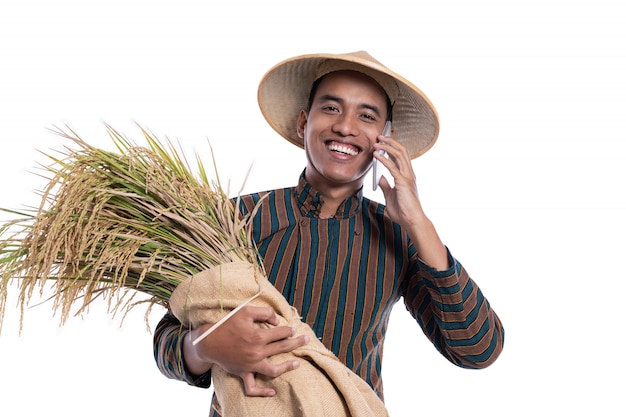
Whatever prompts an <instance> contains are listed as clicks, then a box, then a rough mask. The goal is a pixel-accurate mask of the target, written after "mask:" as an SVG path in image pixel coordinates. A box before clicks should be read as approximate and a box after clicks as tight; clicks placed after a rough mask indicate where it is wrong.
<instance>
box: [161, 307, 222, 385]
mask: <svg viewBox="0 0 626 417" xmlns="http://www.w3.org/2000/svg"><path fill="white" fill-rule="evenodd" d="M188 333H189V330H188V329H187V328H185V327H183V325H182V324H181V323H180V321H178V319H177V318H176V317H174V315H172V314H171V313H170V312H169V311H168V312H167V313H166V314H165V316H163V318H162V319H161V321H159V323H158V324H157V326H156V329H155V331H154V338H153V349H154V360H155V361H156V364H157V367H158V368H159V370H160V371H161V373H162V374H163V375H165V376H166V377H168V378H171V379H176V380H179V381H184V382H186V383H188V384H189V385H193V386H196V387H199V388H209V387H210V386H211V371H209V372H207V373H205V374H203V375H200V376H199V377H193V376H192V375H191V374H190V373H189V372H188V371H187V368H186V367H185V363H184V359H183V349H182V347H183V346H182V342H183V340H184V337H185V336H186V335H187V334H188Z"/></svg>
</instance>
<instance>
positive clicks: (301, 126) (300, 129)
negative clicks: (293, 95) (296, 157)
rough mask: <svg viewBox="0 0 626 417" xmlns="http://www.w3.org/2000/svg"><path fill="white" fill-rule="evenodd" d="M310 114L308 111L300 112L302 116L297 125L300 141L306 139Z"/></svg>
mask: <svg viewBox="0 0 626 417" xmlns="http://www.w3.org/2000/svg"><path fill="white" fill-rule="evenodd" d="M308 117H309V114H308V113H307V111H306V110H304V109H302V110H300V114H299V115H298V123H297V125H296V132H297V133H298V137H299V138H300V139H304V129H305V127H306V122H307V120H308Z"/></svg>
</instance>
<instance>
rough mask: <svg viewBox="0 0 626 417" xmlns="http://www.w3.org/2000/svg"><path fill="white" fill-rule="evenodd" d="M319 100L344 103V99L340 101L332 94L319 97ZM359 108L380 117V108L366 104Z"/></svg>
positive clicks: (339, 98)
mask: <svg viewBox="0 0 626 417" xmlns="http://www.w3.org/2000/svg"><path fill="white" fill-rule="evenodd" d="M319 100H321V101H335V102H337V103H339V104H343V103H344V99H342V98H341V97H338V96H334V95H332V94H324V95H321V96H320V97H319ZM359 107H361V108H363V109H368V110H371V111H373V112H374V113H375V114H376V116H378V117H381V112H380V108H379V107H378V106H376V105H374V104H368V103H362V104H360V105H359Z"/></svg>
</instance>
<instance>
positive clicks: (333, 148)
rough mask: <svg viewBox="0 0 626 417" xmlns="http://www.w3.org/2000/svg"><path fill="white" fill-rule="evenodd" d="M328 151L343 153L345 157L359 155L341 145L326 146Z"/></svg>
mask: <svg viewBox="0 0 626 417" xmlns="http://www.w3.org/2000/svg"><path fill="white" fill-rule="evenodd" d="M328 149H329V150H331V151H335V152H341V153H345V154H347V155H352V156H355V155H358V154H359V153H358V152H357V151H355V150H354V149H352V148H349V147H347V146H343V145H338V144H332V145H329V146H328Z"/></svg>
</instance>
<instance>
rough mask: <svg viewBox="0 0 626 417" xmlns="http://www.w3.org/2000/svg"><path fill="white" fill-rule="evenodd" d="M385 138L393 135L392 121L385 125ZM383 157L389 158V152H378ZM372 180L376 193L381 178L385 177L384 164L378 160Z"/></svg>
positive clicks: (373, 169) (375, 162)
mask: <svg viewBox="0 0 626 417" xmlns="http://www.w3.org/2000/svg"><path fill="white" fill-rule="evenodd" d="M382 135H383V136H390V135H391V121H389V120H387V123H385V127H384V129H383V133H382ZM376 152H378V153H380V154H382V155H385V157H386V156H387V152H385V151H376ZM372 173H373V175H372V178H373V181H374V183H373V184H372V188H373V190H374V191H376V189H377V188H378V183H379V182H380V178H381V177H382V176H383V164H381V163H380V161H379V160H378V159H374V166H373V167H372Z"/></svg>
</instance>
